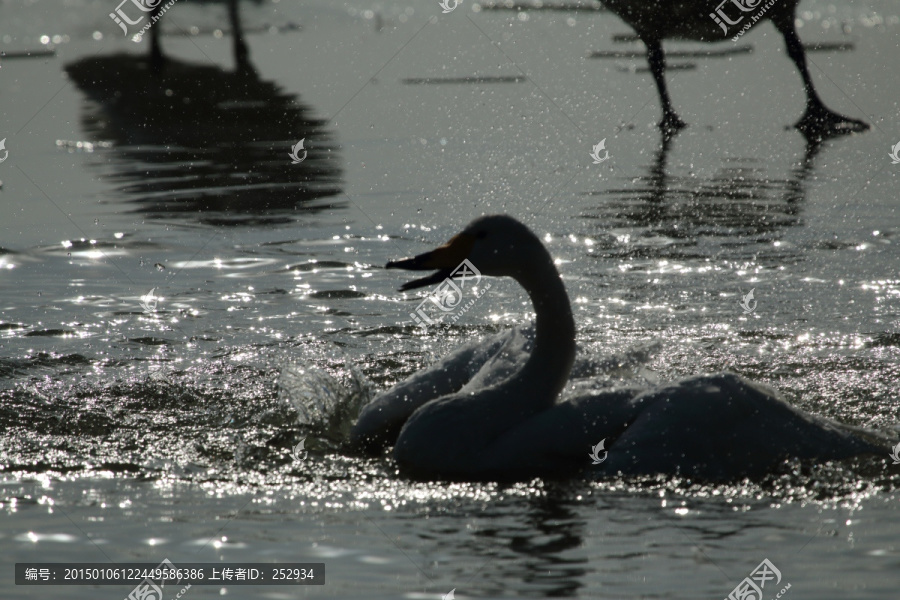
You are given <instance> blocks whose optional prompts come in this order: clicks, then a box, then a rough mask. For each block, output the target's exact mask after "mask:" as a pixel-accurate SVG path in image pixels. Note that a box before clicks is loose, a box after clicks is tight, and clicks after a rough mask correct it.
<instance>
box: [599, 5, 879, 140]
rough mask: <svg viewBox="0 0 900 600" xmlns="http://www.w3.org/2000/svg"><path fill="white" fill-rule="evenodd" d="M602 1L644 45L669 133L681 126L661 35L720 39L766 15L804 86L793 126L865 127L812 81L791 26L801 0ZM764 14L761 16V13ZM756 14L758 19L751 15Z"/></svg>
mask: <svg viewBox="0 0 900 600" xmlns="http://www.w3.org/2000/svg"><path fill="white" fill-rule="evenodd" d="M600 1H601V2H602V3H603V5H604V6H606V7H607V8H609V10H611V11H612V12H614V13H615V14H616V15H618V16H619V17H620V18H621V19H622V20H623V21H625V22H626V23H627V24H628V25H630V26H631V27H632V28H633V29H634V31H635V33H636V34H637V36H638V38H640V39H641V41H643V42H644V45H645V46H646V47H647V62H648V63H649V64H650V71H651V73H652V74H653V80H654V81H655V83H656V88H657V91H658V93H659V99H660V103H661V104H662V109H663V118H662V121H661V122H660V124H659V126H660V128H661V129H662V130H663V132H665V133H667V134H670V133H673V132H676V131H678V130H680V129H682V128H683V127H685V123H684V121H682V120H681V119H680V118H679V117H678V114H677V113H676V112H675V109H674V108H672V102H671V100H670V99H669V93H668V90H667V89H666V79H665V70H666V63H665V55H664V54H663V49H662V40H664V39H683V40H692V41H698V42H721V41H723V40H726V39H731V38H733V37H735V36H738V35H739V34H740V35H743V29H744V28H745V27H747V26H749V25H750V24H754V25H756V26H758V25H759V24H760V23H761V22H762V21H764V20H765V19H769V20H771V21H772V24H773V25H775V28H776V29H778V31H779V32H780V33H781V35H782V37H783V38H784V42H785V45H786V47H787V53H788V56H789V57H790V58H791V60H792V61H794V64H795V65H796V67H797V71H798V72H799V73H800V77H801V78H802V79H803V87H804V90H805V91H806V112H804V114H803V116H802V117H801V118H800V120H799V121H798V122H797V123H796V124H795V125H794V127H796V128H797V129H799V130H800V131H802V132H803V133H804V134H805V135H807V136H808V137H814V138H818V139H825V138H828V137H832V136H835V135H841V134H845V133H852V132H859V131H865V130H866V129H868V128H869V126H868V125H867V124H866V123H863V122H862V121H860V120H857V119H851V118H849V117H845V116H843V115H840V114H838V113H836V112H834V111H831V110H829V109H828V108H827V107H826V106H825V104H824V103H823V102H822V100H821V99H820V98H819V94H818V93H817V92H816V88H815V86H814V85H813V81H812V77H811V76H810V74H809V69H808V68H807V66H806V52H805V50H804V48H803V44H802V43H801V42H800V37H799V36H798V35H797V29H796V26H795V25H794V20H795V14H796V11H797V5H798V4H799V3H800V0H777V1H776V2H775V3H774V4H773V5H772V6H769V7H768V8H765V6H766V4H768V3H766V2H764V1H763V0H730V1H729V0H723V1H722V2H721V3H719V4H718V5H716V4H715V2H709V1H708V0H685V1H682V2H658V1H657V2H653V1H649V0H600ZM760 12H762V13H763V14H762V16H761V17H759V13H760ZM757 17H759V21H757V22H754V21H753V19H754V18H757Z"/></svg>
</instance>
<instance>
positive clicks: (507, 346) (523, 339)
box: [460, 325, 534, 394]
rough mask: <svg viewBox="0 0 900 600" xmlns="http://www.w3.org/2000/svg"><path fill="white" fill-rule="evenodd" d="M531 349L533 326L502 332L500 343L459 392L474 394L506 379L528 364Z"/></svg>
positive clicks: (532, 344)
mask: <svg viewBox="0 0 900 600" xmlns="http://www.w3.org/2000/svg"><path fill="white" fill-rule="evenodd" d="M533 347H534V326H531V325H530V326H527V327H516V328H513V329H510V330H508V331H506V332H504V334H503V338H502V343H501V344H500V345H499V346H498V347H497V348H496V349H495V350H493V351H492V352H490V353H489V354H488V355H487V356H486V360H485V361H484V362H483V363H482V364H481V365H479V366H478V371H477V372H475V373H473V375H472V378H471V379H470V380H469V381H468V382H467V383H466V384H465V385H464V386H463V387H462V389H461V390H460V391H461V392H464V393H470V394H474V393H477V392H479V391H480V390H484V389H487V388H489V387H492V386H494V385H496V384H498V383H500V382H501V381H503V380H504V379H507V378H508V377H509V376H510V375H512V374H513V373H516V372H518V371H519V370H520V369H521V368H522V367H523V366H524V365H525V363H526V362H528V357H529V356H531V349H532V348H533Z"/></svg>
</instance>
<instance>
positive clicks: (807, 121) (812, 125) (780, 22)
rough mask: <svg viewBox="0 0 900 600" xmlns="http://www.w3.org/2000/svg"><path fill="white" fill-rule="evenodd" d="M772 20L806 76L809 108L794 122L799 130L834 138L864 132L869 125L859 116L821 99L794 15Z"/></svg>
mask: <svg viewBox="0 0 900 600" xmlns="http://www.w3.org/2000/svg"><path fill="white" fill-rule="evenodd" d="M772 22H773V23H774V24H775V27H776V28H777V29H778V30H779V31H780V32H781V35H782V36H783V37H784V43H785V46H786V47H787V53H788V56H790V57H791V60H793V61H794V64H795V65H797V70H798V71H800V77H802V78H803V87H804V89H805V90H806V111H805V112H804V113H803V116H802V117H801V118H800V120H799V121H797V123H795V124H794V127H796V128H797V129H798V130H800V132H802V133H803V134H804V135H806V136H812V137H831V136H835V135H842V134H847V133H858V132H861V131H865V130H867V129H868V128H869V125H868V124H867V123H865V122H863V121H860V120H859V119H851V118H850V117H845V116H844V115H841V114H838V113H836V112H834V111H832V110H830V109H829V108H828V107H826V106H825V104H824V103H823V102H822V99H821V98H819V94H818V93H817V92H816V88H815V86H814V85H813V80H812V77H811V76H810V74H809V69H808V68H807V66H806V52H805V51H804V49H803V44H802V43H801V42H800V37H799V36H798V35H797V29H796V28H795V27H794V21H793V16H792V15H790V14H788V15H786V16H785V17H783V18H778V19H776V18H774V17H773V19H772Z"/></svg>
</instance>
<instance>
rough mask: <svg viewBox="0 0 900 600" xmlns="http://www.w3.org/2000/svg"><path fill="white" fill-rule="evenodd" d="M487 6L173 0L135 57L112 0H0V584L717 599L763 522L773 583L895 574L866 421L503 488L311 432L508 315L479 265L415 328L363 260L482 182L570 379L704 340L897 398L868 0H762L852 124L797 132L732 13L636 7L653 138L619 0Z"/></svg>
mask: <svg viewBox="0 0 900 600" xmlns="http://www.w3.org/2000/svg"><path fill="white" fill-rule="evenodd" d="M522 6H524V7H526V8H525V9H518V8H516V6H515V5H514V4H512V3H499V4H496V5H491V6H490V7H488V6H485V7H479V6H478V5H476V4H473V3H471V2H464V3H462V4H460V5H459V7H458V8H457V9H455V10H454V11H453V12H451V13H447V14H444V13H442V12H441V9H440V6H439V5H438V3H437V2H436V1H434V2H432V1H428V2H426V1H424V0H408V1H406V2H393V1H392V2H363V1H352V2H338V3H334V2H324V1H319V2H302V3H300V2H298V3H285V2H281V3H276V4H271V3H268V2H263V3H246V4H244V3H242V4H241V15H242V19H243V24H244V27H245V29H246V35H245V40H246V43H247V46H248V48H249V63H250V64H249V65H245V66H244V68H237V67H236V64H235V61H234V59H233V55H232V45H231V36H230V35H228V31H229V24H228V17H227V10H226V8H225V7H224V6H223V5H216V4H209V5H203V4H201V5H198V4H195V3H191V2H188V1H187V0H184V2H182V3H178V4H176V6H175V7H174V8H173V9H171V11H169V12H168V13H167V14H165V15H163V18H162V20H161V21H160V22H159V23H158V24H157V25H156V27H161V31H162V32H163V50H164V52H165V54H166V56H167V57H169V59H170V61H169V64H168V66H167V68H166V71H165V74H164V75H160V74H159V73H155V72H153V70H152V69H151V68H150V66H149V64H148V62H147V60H146V55H147V51H148V42H147V41H146V40H144V41H142V42H140V43H138V44H135V43H133V42H132V41H129V40H128V39H125V38H123V37H122V35H121V30H119V29H118V28H117V26H116V25H115V24H114V23H113V22H112V21H111V20H110V19H109V18H108V13H109V12H110V11H111V10H112V9H113V8H115V7H114V6H113V3H112V2H105V1H104V2H99V1H76V2H70V3H67V4H66V5H65V8H60V6H59V5H55V4H50V3H47V2H44V3H32V4H28V5H25V4H22V3H5V4H3V5H0V48H2V49H3V51H4V52H5V56H4V55H0V96H2V101H0V115H2V117H0V127H2V129H0V137H4V136H5V140H6V141H5V149H6V151H8V156H7V158H6V160H4V161H3V162H2V163H0V182H2V185H0V202H2V220H0V222H2V232H3V235H2V238H0V431H2V433H3V435H2V436H0V513H2V517H0V558H2V563H3V568H2V570H0V573H2V574H0V586H2V592H0V596H2V597H3V598H46V597H67V598H69V597H71V598H122V597H124V596H125V595H126V594H127V593H128V589H127V587H103V588H93V587H66V588H42V589H38V588H26V587H23V586H14V585H13V571H12V565H13V563H14V562H26V561H45V562H74V561H92V562H136V561H144V562H154V563H157V562H160V561H161V560H162V559H163V558H166V557H168V558H169V559H170V560H171V561H173V562H175V563H178V562H219V561H228V562H237V561H250V562H272V561H281V562H299V561H310V562H324V563H325V564H326V572H327V584H326V585H325V586H324V587H304V588H301V589H299V590H298V589H295V588H280V587H279V588H276V587H259V586H253V587H240V588H239V587H236V586H227V585H226V586H224V587H222V586H203V587H201V586H195V587H193V588H192V589H191V590H190V591H189V594H188V595H186V596H185V597H190V598H194V597H196V598H201V597H213V596H221V595H226V596H234V597H238V598H296V597H307V596H308V597H328V598H360V597H363V596H364V597H367V598H372V599H380V598H435V599H437V598H441V597H442V596H443V595H444V594H447V592H449V591H450V590H451V589H455V590H456V592H455V593H456V596H457V597H459V598H466V597H481V598H498V599H499V598H526V597H528V598H534V597H572V598H604V599H607V598H608V599H613V598H685V599H687V598H691V599H695V598H701V597H703V598H706V597H709V598H713V597H715V598H723V597H726V596H727V595H728V594H729V592H730V591H731V590H732V589H733V588H734V587H735V586H736V585H737V584H738V583H739V582H740V581H741V580H742V579H743V578H744V577H746V576H747V575H748V574H749V573H750V571H751V570H753V569H754V568H755V567H756V566H757V565H758V564H759V563H760V562H761V561H762V560H763V559H764V558H768V559H769V560H770V561H772V563H773V564H775V565H777V566H778V568H779V569H780V571H781V574H782V577H783V581H782V585H784V584H785V583H790V584H791V588H790V590H789V591H788V593H787V594H786V595H785V596H784V597H787V598H791V597H793V598H817V599H821V598H835V599H837V598H841V599H843V598H872V599H875V598H877V599H879V600H881V599H884V598H890V597H894V595H896V589H897V586H898V584H900V577H898V575H897V573H898V572H900V569H898V567H900V548H898V545H897V540H898V539H900V521H898V518H900V513H898V502H900V494H898V491H897V490H898V484H900V465H892V464H891V459H890V458H889V457H888V456H883V457H871V456H870V457H861V458H859V459H856V460H853V461H848V462H846V463H839V464H832V463H829V464H808V463H804V464H800V463H786V464H785V465H783V468H782V469H781V470H780V471H779V472H778V473H775V474H773V475H772V476H770V477H768V478H767V479H765V480H763V481H754V482H749V481H744V482H739V483H736V484H731V485H703V484H697V483H693V482H690V481H687V480H682V479H665V478H660V479H649V480H617V479H613V480H608V481H605V482H602V483H597V482H590V481H586V482H582V481H572V482H543V481H537V480H536V481H533V482H530V483H525V484H517V485H512V486H508V485H496V484H447V483H411V482H409V481H407V480H406V479H404V478H402V477H400V476H399V475H397V473H396V467H395V466H394V465H393V463H391V462H390V461H388V460H387V459H360V458H357V457H352V456H348V455H346V454H345V453H343V452H342V451H341V443H342V441H343V440H344V439H346V435H347V432H348V429H349V426H350V425H351V424H352V422H353V419H354V418H355V415H356V412H357V411H358V410H359V407H360V405H361V404H363V403H364V402H366V401H367V400H368V399H370V398H371V397H372V396H373V395H374V394H375V393H377V392H378V391H379V390H381V389H384V388H386V387H388V386H390V385H391V384H393V383H395V382H397V381H400V380H402V379H404V378H405V377H407V376H409V375H410V374H412V373H414V372H415V371H417V370H419V369H421V368H423V367H424V366H426V365H428V364H430V363H431V362H433V361H434V360H435V359H436V358H438V357H440V356H442V355H443V354H445V353H446V352H447V351H449V350H450V349H452V348H453V347H455V346H457V345H459V344H461V343H463V342H467V341H470V340H473V339H477V338H479V337H481V336H488V335H491V334H493V333H496V332H498V331H501V330H504V329H506V328H508V327H512V326H517V325H522V324H526V323H528V322H529V321H530V320H531V317H532V314H531V312H530V311H531V306H530V304H529V303H528V302H527V298H526V297H525V295H524V293H523V292H522V291H521V290H520V289H519V288H518V287H517V286H516V284H514V283H513V282H511V281H507V280H492V281H491V284H492V286H491V288H490V290H489V292H488V293H487V294H485V295H484V296H483V297H482V298H481V299H480V300H478V301H477V302H476V303H475V304H474V305H473V306H472V308H471V309H470V310H469V311H468V312H466V314H465V316H464V318H462V319H460V321H459V322H457V323H456V324H454V325H452V326H450V327H446V328H439V327H432V328H429V329H425V330H423V329H421V328H419V327H418V326H416V325H415V324H414V323H413V322H412V321H411V319H410V312H412V310H413V309H414V308H415V307H416V305H417V304H418V302H419V301H420V300H421V298H420V296H417V295H415V294H412V293H406V294H404V293H401V292H397V291H396V290H397V288H398V287H399V286H400V285H401V284H402V283H403V282H404V281H406V280H407V277H408V274H407V273H404V272H402V271H394V270H390V271H388V270H385V269H383V265H384V264H385V263H386V262H387V261H388V260H391V259H395V258H397V257H401V256H408V255H411V254H415V253H419V252H422V251H425V250H427V249H430V248H432V247H434V246H436V245H438V244H440V243H443V242H444V241H446V240H447V239H448V238H449V237H451V236H452V235H453V234H454V233H456V232H457V231H458V230H459V229H460V228H461V227H462V226H464V225H465V224H466V223H467V222H468V221H469V220H471V219H472V218H474V217H475V216H478V215H481V214H484V213H494V212H506V213H509V214H511V215H513V216H515V217H516V218H518V219H520V220H522V221H524V222H526V223H527V224H528V225H529V226H530V227H531V228H532V229H533V231H535V232H536V233H537V234H538V235H539V236H540V237H541V238H542V239H543V240H544V242H545V244H546V245H547V247H548V248H549V250H550V252H551V253H552V255H553V256H554V257H555V258H556V259H557V262H558V267H559V270H560V272H561V273H562V276H563V279H564V281H565V284H566V287H567V289H568V292H569V295H570V297H571V299H572V301H573V309H574V312H575V318H576V323H577V326H578V330H579V333H578V342H579V345H580V349H581V350H580V351H581V352H582V353H583V355H585V356H588V357H591V358H592V359H596V360H598V361H603V364H606V365H619V366H618V367H616V368H612V367H610V368H609V369H608V372H606V373H605V374H604V376H605V377H606V378H607V379H609V380H616V381H618V380H624V381H633V380H635V379H639V380H641V381H660V382H664V381H669V380H672V379H675V378H677V377H683V376H688V375H693V374H697V373H702V372H709V371H721V370H731V371H734V372H737V373H740V374H742V375H745V376H747V377H750V378H752V379H755V380H758V381H762V382H765V383H767V384H769V385H772V386H775V387H777V388H779V389H780V390H782V391H784V392H785V393H786V395H787V396H788V397H789V398H790V399H791V400H792V401H793V402H794V403H795V404H796V405H798V406H800V407H802V408H804V409H806V410H808V411H811V412H815V413H818V414H822V415H826V416H829V417H831V418H834V419H838V420H840V421H844V422H847V423H851V424H854V425H861V426H867V427H875V428H880V429H882V430H886V431H889V430H891V429H892V428H896V426H897V423H898V421H900V419H898V414H900V411H898V407H900V383H898V382H900V360H898V359H900V275H898V265H900V252H898V248H897V246H898V243H900V215H898V213H897V177H898V173H900V165H894V164H892V163H891V159H890V158H889V156H888V153H889V152H890V150H891V147H892V146H893V145H894V144H896V143H898V142H900V137H898V136H900V133H898V132H900V128H898V121H897V98H898V97H900V86H898V80H897V77H896V72H895V71H896V69H895V62H896V61H895V57H896V56H897V54H898V51H900V47H898V46H900V44H898V32H900V12H898V10H897V7H896V6H895V5H894V4H893V3H889V2H886V1H885V2H876V3H874V4H873V3H865V4H864V3H861V2H837V3H829V2H820V1H804V2H802V3H801V7H800V11H799V13H798V19H800V21H801V25H802V27H800V29H799V32H800V35H801V37H802V38H803V39H804V42H806V43H807V45H808V47H809V60H810V63H811V69H812V72H813V77H814V79H815V81H816V84H817V86H818V88H819V92H820V94H821V95H822V97H823V99H824V100H825V102H826V104H828V105H829V106H831V107H832V108H834V109H836V110H839V111H840V112H842V113H844V114H848V115H851V116H855V117H859V118H863V119H865V120H867V121H868V122H869V123H870V124H871V125H872V129H871V130H870V131H868V132H866V133H864V134H861V135H854V136H848V137H844V138H840V139H833V140H830V141H826V142H823V143H820V144H817V143H809V142H807V141H806V140H805V139H804V138H803V137H802V136H801V135H800V134H799V133H798V132H796V131H795V130H792V129H789V128H788V126H789V125H791V124H792V123H793V122H794V121H796V120H797V119H798V118H799V117H800V115H801V114H802V112H803V93H802V88H801V85H800V81H799V77H798V76H797V74H796V71H795V69H794V67H793V65H792V64H791V63H790V62H789V61H788V60H787V58H786V57H785V56H784V55H783V51H782V43H781V40H780V38H779V36H777V34H776V32H775V30H774V28H772V26H771V25H770V24H768V23H766V24H762V25H761V26H759V27H758V28H754V29H753V30H751V31H750V32H749V33H748V34H747V35H745V36H743V37H742V38H741V40H740V41H739V42H738V43H736V44H735V43H732V42H731V41H726V42H723V43H722V44H719V45H715V46H699V45H697V44H691V43H684V42H682V43H679V42H672V43H671V44H670V45H667V49H670V50H671V51H672V53H671V55H670V65H671V66H672V71H671V72H670V73H669V76H668V80H669V84H670V88H671V93H672V96H673V101H674V102H675V104H676V106H677V107H678V110H679V112H680V113H681V116H682V118H683V119H684V120H685V121H687V122H688V123H690V124H691V126H690V127H689V128H688V129H686V130H684V131H683V132H682V133H680V134H679V135H677V136H675V137H674V138H672V139H670V140H662V139H661V138H660V135H659V133H658V131H657V130H656V129H655V127H654V124H655V122H656V121H657V120H658V118H659V107H658V103H657V100H656V92H655V89H654V87H653V84H652V80H651V78H650V76H649V75H648V74H647V73H646V72H645V62H644V60H643V58H642V51H641V47H640V45H639V44H637V43H635V42H634V41H633V39H632V36H631V33H632V32H631V31H630V30H629V29H628V28H627V27H626V26H625V25H624V24H623V23H622V22H621V21H619V20H618V19H617V18H616V17H614V16H613V15H611V14H610V13H608V12H605V11H602V10H596V6H595V5H594V4H592V3H590V2H587V1H585V2H583V3H580V4H564V3H559V4H557V5H552V6H543V5H538V6H537V7H536V6H535V5H531V4H526V5H522ZM510 7H512V8H510ZM488 8H490V10H488ZM547 8H550V9H551V10H547ZM223 31H224V32H225V33H224V35H223V33H222V32H223ZM497 44H499V45H497ZM37 51H40V52H37ZM29 52H30V53H31V54H32V56H28V53H29ZM301 139H302V140H303V141H304V145H303V151H304V152H306V158H305V159H304V160H303V161H302V162H300V163H297V164H295V163H294V162H292V159H291V157H290V156H289V154H290V153H291V149H292V147H293V146H294V145H295V144H296V143H297V142H298V141H300V140H301ZM601 139H603V140H605V147H606V150H608V152H609V156H610V158H609V160H607V161H605V162H603V163H601V164H599V165H598V164H593V161H592V159H591V157H590V155H589V153H590V151H591V148H592V147H593V146H594V145H595V144H597V143H598V142H600V140H601ZM300 156H302V154H301V155H300ZM751 290H753V292H754V300H755V302H756V305H755V308H754V310H753V311H752V312H747V311H745V310H743V309H742V308H741V305H740V303H741V300H742V297H744V296H745V295H746V294H747V293H748V292H750V291H751ZM303 439H305V447H306V450H308V452H309V453H308V455H307V456H306V457H305V458H304V459H302V460H295V459H294V457H293V456H292V450H293V449H294V447H295V446H296V445H297V444H298V443H299V442H300V441H301V440H303ZM585 451H586V452H587V451H588V449H587V448H586V449H585ZM585 458H586V459H587V457H585ZM47 589H50V591H51V593H49V594H48V593H47V592H46V590H47ZM766 591H768V588H767V590H766ZM775 592H777V590H775V591H773V592H772V594H771V596H772V597H774V595H775Z"/></svg>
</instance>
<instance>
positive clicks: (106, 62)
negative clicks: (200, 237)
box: [66, 54, 343, 226]
mask: <svg viewBox="0 0 900 600" xmlns="http://www.w3.org/2000/svg"><path fill="white" fill-rule="evenodd" d="M66 71H67V73H68V75H69V77H70V78H71V79H72V81H73V82H74V83H75V85H77V86H78V88H79V89H80V90H82V91H83V92H84V93H85V95H86V96H87V101H86V102H85V105H84V108H83V113H82V124H83V128H84V130H85V131H86V132H87V133H88V135H90V136H91V138H92V139H94V140H96V141H98V142H110V141H111V142H112V148H111V150H109V152H111V153H112V157H113V158H112V159H111V160H110V164H111V166H112V168H113V169H114V170H115V174H114V175H113V176H112V179H113V180H114V181H116V183H117V187H118V190H119V191H120V192H121V193H122V194H123V195H124V196H125V198H126V201H128V202H130V203H132V204H133V205H134V206H135V207H136V212H138V213H141V214H145V215H147V216H148V217H149V218H169V219H171V218H175V219H197V220H198V221H199V222H201V223H204V224H208V225H226V226H228V225H231V226H253V225H271V224H281V223H291V222H293V221H294V220H295V219H296V218H297V217H298V211H304V212H306V213H309V212H313V211H321V210H324V209H329V208H339V207H341V206H342V205H343V203H342V202H341V203H339V202H328V201H325V202H314V201H316V200H320V199H323V198H329V197H332V196H335V195H337V194H340V193H341V189H342V179H341V169H340V163H339V156H338V153H337V150H336V148H335V146H334V144H333V142H332V141H331V133H330V132H329V131H328V130H327V129H326V127H325V125H326V122H325V121H323V120H320V119H315V118H313V117H312V116H311V113H312V110H311V109H310V108H309V107H308V106H306V105H304V104H302V103H301V102H300V101H299V100H298V99H297V98H296V97H295V96H294V95H292V94H288V93H285V92H284V91H282V90H281V89H280V88H279V87H278V86H277V85H276V84H275V83H273V82H270V81H264V80H262V79H261V78H260V77H259V75H258V74H257V72H256V70H255V69H254V68H253V67H252V66H251V65H250V64H249V63H245V64H244V65H243V66H241V67H239V68H238V69H237V70H236V71H233V72H229V71H225V70H224V69H222V68H221V67H219V66H216V65H212V64H210V65H197V64H191V63H186V62H181V61H177V60H174V59H171V58H166V59H165V62H164V63H163V65H162V66H158V65H154V64H153V61H152V59H149V58H145V57H142V56H137V55H131V54H117V55H112V56H103V57H90V58H86V59H82V60H79V61H77V62H74V63H71V64H69V65H67V66H66ZM300 140H304V144H303V149H302V150H299V151H298V152H297V156H298V157H299V158H301V159H302V162H299V163H295V162H293V160H292V158H291V157H290V153H291V150H292V147H293V146H294V145H295V144H296V143H297V142H299V141H300ZM304 155H305V158H303V157H304ZM100 168H103V170H104V172H106V168H105V165H103V166H102V167H100Z"/></svg>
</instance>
